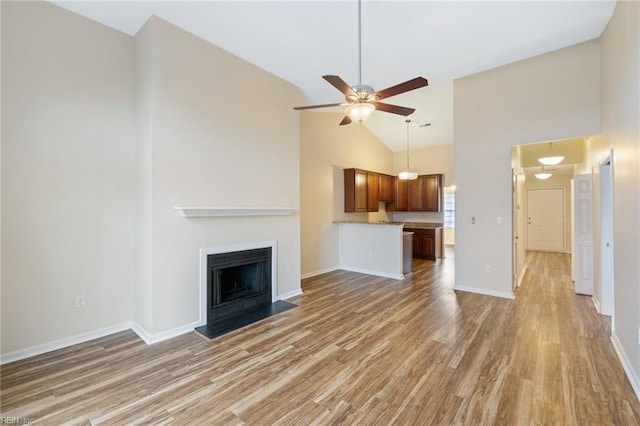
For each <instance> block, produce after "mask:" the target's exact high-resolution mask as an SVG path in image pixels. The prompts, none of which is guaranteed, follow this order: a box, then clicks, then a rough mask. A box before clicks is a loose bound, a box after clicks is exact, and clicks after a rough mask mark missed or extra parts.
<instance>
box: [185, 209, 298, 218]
mask: <svg viewBox="0 0 640 426" xmlns="http://www.w3.org/2000/svg"><path fill="white" fill-rule="evenodd" d="M173 209H174V210H175V211H176V212H178V214H179V215H180V216H183V217H186V218H197V217H230V216H232V217H238V216H288V215H290V214H293V213H294V212H297V211H298V208H297V207H174V208H173Z"/></svg>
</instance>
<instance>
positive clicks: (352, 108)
mask: <svg viewBox="0 0 640 426" xmlns="http://www.w3.org/2000/svg"><path fill="white" fill-rule="evenodd" d="M375 110H376V107H375V105H373V104H370V103H366V102H360V103H357V104H353V105H349V106H348V107H347V109H346V110H345V111H344V113H345V114H346V115H347V117H349V118H350V119H351V121H355V122H357V123H363V122H365V121H367V120H368V119H369V117H371V114H373V111H375Z"/></svg>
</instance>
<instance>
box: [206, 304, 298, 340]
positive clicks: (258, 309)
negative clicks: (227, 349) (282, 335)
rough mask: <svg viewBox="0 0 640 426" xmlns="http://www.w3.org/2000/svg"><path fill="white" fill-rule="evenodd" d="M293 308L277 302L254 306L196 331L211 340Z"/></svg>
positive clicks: (293, 306)
mask: <svg viewBox="0 0 640 426" xmlns="http://www.w3.org/2000/svg"><path fill="white" fill-rule="evenodd" d="M295 307H297V305H294V304H293V303H289V302H285V301H284V300H278V301H277V302H273V303H270V304H266V305H260V306H254V307H252V308H249V309H246V310H244V311H243V312H242V313H241V314H237V315H232V316H229V317H226V318H221V319H218V320H215V321H212V322H210V323H208V324H207V325H203V326H202V327H196V331H197V332H198V333H200V334H202V335H203V336H205V337H207V338H209V339H213V338H216V337H219V336H222V335H223V334H227V333H230V332H232V331H235V330H238V329H240V328H242V327H245V326H247V325H250V324H253V323H255V322H258V321H260V320H263V319H265V318H269V317H271V316H274V315H277V314H279V313H280V312H284V311H286V310H289V309H291V308H295Z"/></svg>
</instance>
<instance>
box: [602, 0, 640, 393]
mask: <svg viewBox="0 0 640 426" xmlns="http://www.w3.org/2000/svg"><path fill="white" fill-rule="evenodd" d="M601 49H602V50H601V52H602V53H601V72H602V79H601V93H602V95H601V96H602V144H601V145H600V146H595V147H593V149H592V150H591V162H592V163H593V164H597V162H598V161H599V160H601V159H602V158H603V157H604V156H605V155H606V150H607V149H608V148H609V147H612V148H613V175H614V176H613V198H614V200H613V209H614V213H613V216H614V217H613V222H614V238H613V250H614V320H613V322H614V331H613V341H614V343H615V344H616V347H617V348H618V351H619V353H621V354H622V359H623V364H625V367H626V368H627V370H628V373H630V374H628V375H629V376H630V379H631V381H632V384H633V385H634V388H635V390H636V395H638V397H640V379H639V377H640V345H638V334H639V331H638V327H640V309H638V307H639V306H640V263H639V262H638V255H639V254H640V224H639V221H638V218H639V217H640V192H639V191H640V184H639V183H640V99H639V94H640V3H638V2H618V3H617V5H616V9H615V12H614V15H613V18H612V19H611V21H610V22H609V24H608V26H607V28H606V30H605V31H604V33H603V35H602V39H601ZM625 359H626V361H625Z"/></svg>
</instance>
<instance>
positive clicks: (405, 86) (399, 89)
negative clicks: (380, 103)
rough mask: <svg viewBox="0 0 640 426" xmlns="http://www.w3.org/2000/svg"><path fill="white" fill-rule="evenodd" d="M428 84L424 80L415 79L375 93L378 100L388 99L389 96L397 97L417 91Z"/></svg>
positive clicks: (421, 78) (420, 78)
mask: <svg viewBox="0 0 640 426" xmlns="http://www.w3.org/2000/svg"><path fill="white" fill-rule="evenodd" d="M428 84H429V82H428V81H427V79H426V78H423V77H416V78H414V79H413V80H409V81H405V82H404V83H400V84H397V85H395V86H391V87H389V88H387V89H384V90H380V91H379V92H377V93H376V95H378V99H384V98H390V97H391V96H395V95H399V94H400V93H404V92H409V91H411V90H415V89H419V88H421V87H424V86H427V85H428Z"/></svg>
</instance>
